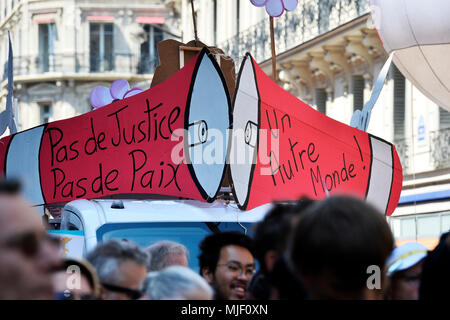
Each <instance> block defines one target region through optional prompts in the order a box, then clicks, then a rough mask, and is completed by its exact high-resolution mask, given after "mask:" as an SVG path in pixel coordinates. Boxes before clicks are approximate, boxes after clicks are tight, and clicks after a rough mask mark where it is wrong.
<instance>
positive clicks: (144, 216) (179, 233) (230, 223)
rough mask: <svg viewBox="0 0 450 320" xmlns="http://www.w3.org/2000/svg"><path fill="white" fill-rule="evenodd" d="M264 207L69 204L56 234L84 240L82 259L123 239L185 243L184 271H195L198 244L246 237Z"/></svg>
mask: <svg viewBox="0 0 450 320" xmlns="http://www.w3.org/2000/svg"><path fill="white" fill-rule="evenodd" d="M271 207H272V205H271V204H266V205H263V206H260V207H257V208H254V209H253V210H249V211H241V210H240V209H238V207H237V205H236V204H235V203H234V202H225V201H221V200H216V201H215V202H213V203H204V202H200V201H196V200H155V199H153V200H123V199H121V200H117V199H116V200H114V199H105V200H97V199H96V200H85V199H81V200H74V201H71V202H69V203H67V204H66V205H65V206H64V209H63V212H62V215H61V226H60V230H66V231H68V230H70V232H74V231H75V232H78V234H80V235H82V236H83V237H84V249H83V251H84V252H83V255H86V253H87V252H89V251H90V250H92V249H93V248H94V247H95V246H96V244H97V243H98V242H100V241H105V240H109V239H112V238H116V239H127V240H130V241H134V242H135V243H137V244H138V245H140V246H141V247H143V248H144V247H146V246H148V245H150V244H152V243H154V242H156V241H159V240H171V241H176V242H179V243H182V244H184V245H185V246H186V247H187V248H188V250H189V252H190V257H189V267H191V268H192V269H193V270H198V261H197V260H198V259H197V256H198V254H199V250H198V244H199V242H200V241H201V240H202V239H203V238H204V237H205V236H206V235H208V234H210V233H212V232H217V231H228V230H241V231H242V232H247V234H251V227H252V225H253V224H254V223H256V222H258V221H260V220H262V219H263V218H264V216H265V214H266V213H267V212H268V211H269V210H270V209H271Z"/></svg>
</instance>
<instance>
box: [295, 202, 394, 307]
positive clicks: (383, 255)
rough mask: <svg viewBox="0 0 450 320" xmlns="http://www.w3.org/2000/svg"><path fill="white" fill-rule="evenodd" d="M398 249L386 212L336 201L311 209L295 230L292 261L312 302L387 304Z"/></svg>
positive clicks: (319, 203)
mask: <svg viewBox="0 0 450 320" xmlns="http://www.w3.org/2000/svg"><path fill="white" fill-rule="evenodd" d="M393 247H394V238H393V236H392V233H391V230H390V228H389V225H388V224H387V222H386V219H385V217H384V215H383V214H382V213H380V212H379V211H378V210H376V209H375V208H374V207H372V206H371V205H369V204H368V203H366V202H364V201H361V200H358V199H355V198H350V197H346V196H334V197H330V198H327V199H326V200H323V201H318V202H316V203H315V204H313V205H311V206H310V207H309V208H308V209H306V211H305V212H304V214H303V215H302V218H301V220H300V221H299V223H298V224H297V225H296V227H295V228H294V231H293V234H292V237H291V241H290V249H289V260H290V263H291V265H292V267H293V269H294V270H295V272H296V274H297V275H298V276H299V277H300V279H301V280H302V281H303V283H304V284H305V286H306V288H307V291H308V293H309V294H310V297H311V298H312V299H357V300H365V299H382V298H383V292H382V290H384V289H385V285H386V281H385V278H386V277H385V273H386V270H385V264H386V260H387V259H388V257H389V256H390V254H391V252H392V250H393ZM371 270H375V273H374V272H373V271H371ZM376 270H378V271H379V272H378V273H377V272H376ZM371 276H373V277H374V281H372V282H371V281H370V277H371ZM369 282H370V286H369V285H368V283H369ZM378 289H381V290H378Z"/></svg>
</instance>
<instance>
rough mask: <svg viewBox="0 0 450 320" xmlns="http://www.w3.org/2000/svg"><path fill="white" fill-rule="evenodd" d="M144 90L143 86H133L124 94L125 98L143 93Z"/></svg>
mask: <svg viewBox="0 0 450 320" xmlns="http://www.w3.org/2000/svg"><path fill="white" fill-rule="evenodd" d="M142 91H143V90H142V89H141V88H133V89H131V90H128V91H127V92H126V93H125V94H124V96H123V98H124V99H125V98H129V97H132V96H135V95H137V94H139V93H141V92H142Z"/></svg>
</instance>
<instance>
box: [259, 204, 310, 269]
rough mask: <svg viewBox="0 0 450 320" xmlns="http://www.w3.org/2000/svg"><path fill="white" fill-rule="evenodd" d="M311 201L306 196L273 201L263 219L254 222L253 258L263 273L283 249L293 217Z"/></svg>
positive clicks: (298, 214)
mask: <svg viewBox="0 0 450 320" xmlns="http://www.w3.org/2000/svg"><path fill="white" fill-rule="evenodd" d="M312 203H314V201H313V200H311V199H308V198H302V199H300V200H299V201H296V202H290V203H275V204H274V207H273V208H272V209H271V210H270V211H269V212H268V213H267V214H266V216H265V217H264V219H263V220H262V221H261V222H258V223H257V224H256V226H255V230H254V232H253V235H254V236H253V239H254V244H255V258H256V259H257V260H258V261H259V264H260V268H261V271H262V272H263V273H264V274H267V273H269V272H271V271H272V269H273V266H274V264H275V261H277V260H278V258H279V257H280V256H281V255H282V254H283V252H284V251H285V249H286V244H287V239H288V237H289V234H290V231H291V228H292V224H293V223H292V222H293V219H294V218H296V217H299V216H300V214H301V212H302V211H303V210H304V209H306V208H307V207H308V206H309V205H310V204H312Z"/></svg>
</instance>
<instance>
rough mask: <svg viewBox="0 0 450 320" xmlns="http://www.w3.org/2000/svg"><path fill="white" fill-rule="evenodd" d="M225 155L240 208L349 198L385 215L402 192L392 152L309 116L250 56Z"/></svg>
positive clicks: (315, 114) (364, 135)
mask: <svg viewBox="0 0 450 320" xmlns="http://www.w3.org/2000/svg"><path fill="white" fill-rule="evenodd" d="M230 143H231V147H230V154H229V159H228V161H229V163H230V171H231V178H232V189H233V193H234V195H235V198H236V202H238V205H239V207H240V208H241V209H245V210H247V209H252V208H254V207H256V206H259V205H261V204H264V203H268V202H271V201H274V200H294V199H298V198H300V197H301V196H308V197H310V198H313V199H321V198H324V197H327V196H328V195H331V194H338V193H339V194H349V195H353V196H357V197H359V198H362V199H367V200H368V201H369V202H371V203H372V204H374V205H375V206H376V207H377V208H379V209H380V210H381V211H382V212H384V213H386V214H388V215H390V214H392V212H393V211H394V209H395V208H396V206H397V203H398V200H399V198H400V192H401V188H402V179H403V178H402V167H401V164H400V160H399V157H398V155H397V152H396V150H395V147H394V146H393V145H392V144H390V143H388V142H386V141H384V140H382V139H379V138H377V137H374V136H372V135H370V134H367V133H366V132H363V131H361V130H358V129H355V128H352V127H350V126H348V125H345V124H343V123H341V122H338V121H335V120H333V119H331V118H329V117H327V116H326V115H324V114H322V113H320V112H318V111H316V110H314V109H313V108H311V107H310V106H308V105H307V104H305V103H304V102H302V101H300V100H299V99H297V98H296V97H295V96H293V95H291V94H289V93H288V92H286V91H285V90H283V89H281V88H280V87H279V86H278V85H277V84H276V83H274V82H273V81H272V80H271V79H270V78H269V77H268V76H267V75H266V74H265V73H264V72H263V71H262V69H261V68H260V67H259V66H258V65H257V64H256V62H255V61H254V60H253V58H252V57H251V56H250V55H249V54H247V56H246V58H245V60H244V61H243V63H242V66H241V69H240V72H239V78H238V84H237V87H236V94H235V100H234V106H233V132H232V135H231V142H230Z"/></svg>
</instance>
